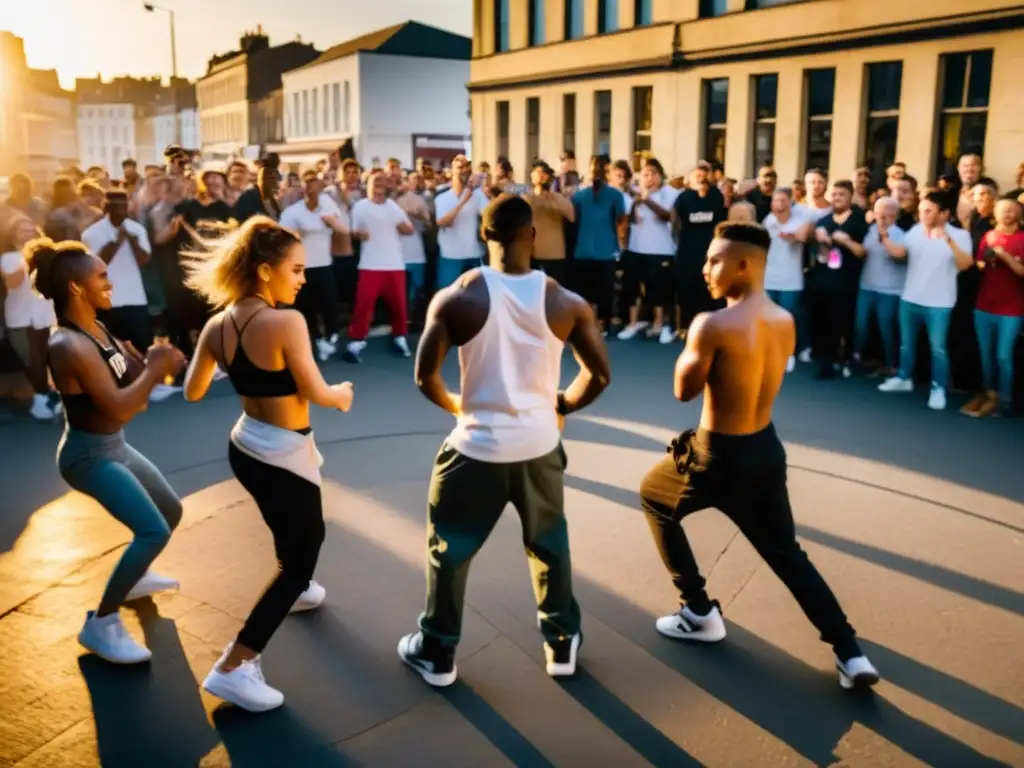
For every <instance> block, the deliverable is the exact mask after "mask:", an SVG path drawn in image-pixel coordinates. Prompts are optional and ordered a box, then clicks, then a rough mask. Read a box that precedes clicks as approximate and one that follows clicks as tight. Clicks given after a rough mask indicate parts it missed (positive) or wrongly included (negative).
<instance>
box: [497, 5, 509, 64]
mask: <svg viewBox="0 0 1024 768" xmlns="http://www.w3.org/2000/svg"><path fill="white" fill-rule="evenodd" d="M508 41H509V36H508V0H494V52H495V53H501V52H502V51H507V50H508Z"/></svg>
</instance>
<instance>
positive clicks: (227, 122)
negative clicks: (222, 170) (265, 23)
mask: <svg viewBox="0 0 1024 768" xmlns="http://www.w3.org/2000/svg"><path fill="white" fill-rule="evenodd" d="M319 54H320V52H319V51H318V50H317V49H316V48H314V47H313V46H312V45H309V44H308V43H303V42H301V41H298V40H296V41H294V42H289V43H284V44H283V45H277V46H273V47H272V46H271V45H270V38H269V37H267V36H266V35H264V34H263V30H262V27H257V28H256V31H255V32H253V33H246V34H245V35H243V36H242V38H241V40H240V41H239V48H238V50H236V51H232V52H230V53H227V54H221V55H217V56H214V57H213V58H211V59H210V61H209V65H208V68H207V73H206V75H205V76H204V77H202V78H200V80H199V81H198V82H197V83H196V101H197V105H198V111H199V128H200V133H201V135H202V140H203V143H202V152H203V156H204V158H206V159H213V160H226V159H229V158H231V157H235V156H247V157H250V158H255V157H257V156H258V155H259V153H260V151H261V148H263V147H265V146H266V145H267V144H269V143H270V142H272V141H281V139H283V131H284V116H283V114H282V111H281V110H282V98H281V95H280V91H281V74H282V73H283V72H286V71H288V70H290V69H294V68H296V67H301V66H302V65H303V64H306V63H308V62H310V61H312V60H313V59H315V58H316V57H317V56H318V55H319Z"/></svg>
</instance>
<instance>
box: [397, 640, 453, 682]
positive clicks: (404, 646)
mask: <svg viewBox="0 0 1024 768" xmlns="http://www.w3.org/2000/svg"><path fill="white" fill-rule="evenodd" d="M398 655H399V657H400V658H401V659H402V661H404V662H405V663H406V664H408V665H409V666H410V667H412V668H413V669H415V670H416V671H417V672H419V673H420V677H422V678H423V679H424V680H426V681H427V683H428V684H429V685H432V686H434V687H435V688H447V687H448V686H449V685H451V684H452V683H454V682H455V679H456V678H457V677H458V670H457V669H456V668H455V649H454V648H448V647H447V646H444V645H442V644H441V643H440V641H438V640H436V639H434V638H432V637H428V636H426V635H424V634H423V633H422V632H416V633H415V634H412V635H406V636H405V637H403V638H402V639H401V640H399V641H398Z"/></svg>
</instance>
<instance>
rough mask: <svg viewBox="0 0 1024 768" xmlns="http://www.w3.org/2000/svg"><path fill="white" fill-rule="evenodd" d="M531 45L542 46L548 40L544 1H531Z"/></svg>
mask: <svg viewBox="0 0 1024 768" xmlns="http://www.w3.org/2000/svg"><path fill="white" fill-rule="evenodd" d="M529 12H530V18H529V25H530V28H529V36H530V37H529V44H530V45H542V44H543V43H544V41H545V39H546V38H547V35H546V34H545V21H546V18H545V14H544V0H530V7H529Z"/></svg>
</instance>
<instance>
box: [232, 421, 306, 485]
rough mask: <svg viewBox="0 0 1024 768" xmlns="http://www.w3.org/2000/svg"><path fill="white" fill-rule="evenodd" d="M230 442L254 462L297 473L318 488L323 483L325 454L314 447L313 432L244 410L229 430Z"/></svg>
mask: <svg viewBox="0 0 1024 768" xmlns="http://www.w3.org/2000/svg"><path fill="white" fill-rule="evenodd" d="M231 442H232V443H234V444H235V446H236V447H237V448H238V450H240V451H241V452H242V453H244V454H246V455H248V456H251V457H252V458H254V459H256V460H257V461H262V462H263V463H264V464H269V465H270V466H272V467H278V468H279V469H283V470H286V471H288V472H291V473H292V474H295V475H298V476H299V477H301V478H302V479H304V480H308V481H309V482H311V483H313V485H315V486H317V487H320V485H321V483H322V479H321V477H320V467H322V466H323V463H324V457H323V456H321V455H320V451H318V450H317V447H316V441H315V440H314V439H313V433H312V432H310V433H309V434H308V435H303V434H300V433H299V432H295V431H293V430H291V429H283V428H282V427H275V426H274V425H273V424H267V423H266V422H265V421H259V420H258V419H254V418H253V417H252V416H249V415H248V414H245V413H243V414H242V417H241V418H240V419H239V420H238V421H237V422H236V423H235V426H234V428H233V429H232V430H231Z"/></svg>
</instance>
